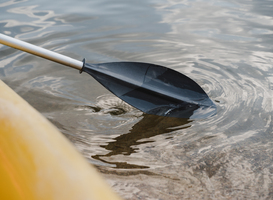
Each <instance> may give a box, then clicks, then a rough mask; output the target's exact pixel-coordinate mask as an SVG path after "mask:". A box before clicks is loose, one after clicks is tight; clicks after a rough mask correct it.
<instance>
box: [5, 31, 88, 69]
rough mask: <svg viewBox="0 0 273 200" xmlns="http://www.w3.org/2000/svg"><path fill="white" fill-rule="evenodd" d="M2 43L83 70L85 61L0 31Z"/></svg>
mask: <svg viewBox="0 0 273 200" xmlns="http://www.w3.org/2000/svg"><path fill="white" fill-rule="evenodd" d="M0 43H1V44H4V45H7V46H10V47H12V48H15V49H19V50H21V51H25V52H28V53H31V54H34V55H36V56H40V57H42V58H45V59H48V60H52V61H54V62H57V63H60V64H63V65H66V66H69V67H72V68H75V69H78V70H81V69H82V67H83V62H81V61H78V60H75V59H73V58H70V57H68V56H64V55H62V54H59V53H56V52H53V51H50V50H47V49H44V48H42V47H38V46H35V45H33V44H30V43H27V42H23V41H21V40H18V39H15V38H12V37H9V36H7V35H4V34H1V33H0Z"/></svg>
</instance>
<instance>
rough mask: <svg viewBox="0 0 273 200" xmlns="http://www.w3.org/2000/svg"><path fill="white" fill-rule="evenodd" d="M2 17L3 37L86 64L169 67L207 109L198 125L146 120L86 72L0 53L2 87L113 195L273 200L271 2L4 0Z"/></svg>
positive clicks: (5, 50)
mask: <svg viewBox="0 0 273 200" xmlns="http://www.w3.org/2000/svg"><path fill="white" fill-rule="evenodd" d="M0 13H1V14H0V32H1V33H5V34H7V35H10V36H13V37H16V38H19V39H22V40H25V41H28V42H30V43H33V44H35V45H38V46H42V47H45V48H48V49H50V50H54V51H56V52H59V53H62V54H65V55H67V56H70V57H72V58H75V59H78V60H82V59H83V58H86V60H87V62H89V63H101V62H113V61H136V62H148V63H154V64H159V65H162V66H167V67H169V68H172V69H174V70H177V71H179V72H181V73H183V74H185V75H187V76H189V77H190V78H192V79H193V80H195V81H196V82H197V83H198V84H199V85H200V86H201V87H202V88H203V89H204V90H205V91H206V93H207V94H208V95H209V97H210V98H211V99H212V101H214V102H215V104H216V106H217V113H216V114H215V115H214V116H212V117H209V118H205V119H195V120H190V119H171V118H164V117H156V116H152V115H146V114H143V113H142V112H140V111H138V110H136V109H134V108H132V107H130V106H128V105H127V104H125V103H124V102H122V101H121V100H119V99H117V98H116V97H115V96H113V95H112V94H111V93H110V92H109V91H107V90H106V89H105V88H104V87H102V86H101V85H100V84H99V83H97V82H96V81H95V80H94V79H93V78H92V77H91V76H89V75H87V74H79V73H78V72H77V71H76V70H74V69H70V68H67V67H65V66H62V65H59V64H56V63H53V62H51V61H47V60H44V59H42V58H38V57H35V56H33V55H29V54H27V53H23V52H20V51H18V50H14V49H11V48H8V47H5V46H3V45H0V78H1V79H2V80H3V81H4V82H5V83H7V84H8V85H9V86H10V87H11V88H13V89H14V90H15V91H16V92H17V93H18V94H20V95H21V96H22V97H23V98H24V99H26V100H27V101H28V102H29V103H30V104H31V105H32V106H33V107H35V108H36V109H37V110H38V111H40V112H41V113H42V114H43V115H44V116H45V117H47V118H48V119H49V120H50V121H51V122H53V124H55V125H56V126H57V127H58V128H59V130H60V131H61V132H62V133H63V134H64V135H65V136H67V138H69V140H71V141H72V142H73V144H74V145H75V147H76V148H77V149H78V150H79V151H80V152H81V153H82V155H84V156H85V157H86V159H87V160H88V161H89V162H90V163H92V164H93V165H95V166H96V167H97V168H98V170H99V171H100V172H101V173H102V174H103V176H104V177H105V178H106V180H107V182H108V183H109V184H110V185H111V186H112V188H113V189H114V190H115V191H116V192H117V193H118V194H119V195H120V196H121V197H123V198H124V199H187V198H188V199H272V198H273V122H272V110H273V107H272V106H273V101H272V98H273V1H272V0H252V1H248V0H230V1H227V0H226V1H225V0H181V1H177V0H157V1H156V0H145V1H124V0H117V1H110V0H93V1H87V0H85V1H72V0H68V1H52V0H36V1H30V0H10V1H6V0H1V1H0ZM75 173H76V172H75Z"/></svg>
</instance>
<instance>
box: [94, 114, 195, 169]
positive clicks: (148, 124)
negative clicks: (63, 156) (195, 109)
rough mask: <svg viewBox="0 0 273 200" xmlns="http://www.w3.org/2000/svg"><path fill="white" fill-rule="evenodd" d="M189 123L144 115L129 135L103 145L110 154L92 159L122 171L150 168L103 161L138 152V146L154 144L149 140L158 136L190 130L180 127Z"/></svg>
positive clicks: (123, 135)
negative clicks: (114, 166) (113, 165)
mask: <svg viewBox="0 0 273 200" xmlns="http://www.w3.org/2000/svg"><path fill="white" fill-rule="evenodd" d="M189 122H190V121H189V120H188V119H181V118H171V117H161V116H155V115H147V114H144V115H143V118H142V119H141V120H140V121H139V122H137V123H136V124H134V125H133V127H132V129H131V130H130V132H129V133H126V134H122V135H120V136H118V137H115V138H113V140H114V142H109V143H108V144H107V145H101V147H102V148H105V149H106V150H108V151H109V153H107V154H106V155H94V156H92V158H94V159H97V160H100V161H103V162H106V163H109V164H115V165H116V168H120V169H133V168H140V169H144V168H149V166H140V165H133V164H128V163H127V162H108V161H105V160H103V158H105V157H106V158H107V157H111V156H115V155H119V154H121V155H125V156H129V155H131V154H132V153H136V152H137V150H138V148H137V146H138V145H140V144H145V143H152V142H154V141H153V140H152V139H151V140H147V138H152V137H154V136H156V135H160V134H166V133H170V132H172V131H175V130H180V129H185V128H188V127H190V125H188V126H183V128H181V127H180V126H182V125H186V124H188V123H189ZM177 126H179V128H175V127H177Z"/></svg>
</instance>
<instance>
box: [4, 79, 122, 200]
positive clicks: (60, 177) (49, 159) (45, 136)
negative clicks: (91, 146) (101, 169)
mask: <svg viewBox="0 0 273 200" xmlns="http://www.w3.org/2000/svg"><path fill="white" fill-rule="evenodd" d="M0 199H3V200H4V199H8V200H10V199H20V200H21V199H27V200H32V199H35V200H43V199H45V200H51V199H58V200H69V199H75V200H81V199H84V200H99V199H101V200H102V199H103V200H108V199H111V200H117V199H120V198H119V197H118V196H117V195H116V194H115V193H114V192H113V191H112V190H111V188H110V187H109V186H108V185H107V184H106V182H105V181H104V180H103V179H102V177H101V176H100V175H99V174H98V173H97V171H96V170H95V168H94V167H92V166H91V165H90V164H89V163H88V162H87V161H86V160H85V159H84V158H83V157H82V156H81V155H80V154H79V153H78V152H77V151H76V150H75V148H74V147H73V145H72V144H71V143H70V142H69V141H68V140H67V139H66V138H65V137H64V136H63V135H62V134H61V133H60V132H59V131H58V130H57V128H55V127H54V126H53V125H52V124H51V123H50V122H49V121H48V120H47V119H45V118H44V117H43V116H42V115H41V114H40V113H38V112H37V111H36V110H35V109H34V108H32V107H31V106H30V105H29V104H28V103H27V102H26V101H24V100H23V99H22V98H21V97H19V96H18V95H17V94H16V93H15V92H14V91H12V90H11V89H10V88H9V87H8V86H7V85H5V84H4V83H3V82H2V81H1V80H0Z"/></svg>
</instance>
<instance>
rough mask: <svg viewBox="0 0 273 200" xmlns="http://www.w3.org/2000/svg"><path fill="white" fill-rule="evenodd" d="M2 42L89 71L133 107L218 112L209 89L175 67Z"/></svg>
mask: <svg viewBox="0 0 273 200" xmlns="http://www.w3.org/2000/svg"><path fill="white" fill-rule="evenodd" d="M0 43H2V44H4V45H7V46H10V47H13V48H16V49H19V50H22V51H25V52H28V53H31V54H34V55H37V56H40V57H43V58H46V59H48V60H52V61H54V62H57V63H60V64H63V65H66V66H69V67H72V68H75V69H78V70H80V72H86V73H88V74H90V75H91V76H92V77H93V78H95V79H96V80H97V81H98V82H100V83H101V84H102V85H103V86H104V87H106V88H107V89H108V90H110V91H111V92H112V93H113V94H115V95H116V96H117V97H119V98H120V99H122V100H124V101H125V102H127V103H128V104H130V105H132V106H133V107H135V108H137V109H139V110H141V111H143V112H145V113H147V114H154V115H159V116H169V117H179V118H189V117H191V116H192V115H194V116H195V117H199V116H202V117H206V116H210V115H212V114H214V113H215V112H216V106H215V104H214V103H213V102H212V101H211V100H210V99H209V97H208V95H207V94H206V93H205V91H204V90H203V89H202V88H201V87H200V86H199V85H198V84H197V83H196V82H194V81H193V80H191V79H190V78H188V77H187V76H185V75H183V74H181V73H178V72H177V71H174V70H172V69H169V68H166V67H163V66H159V65H154V64H148V63H139V62H112V63H101V64H87V63H85V61H83V62H81V61H78V60H75V59H72V58H70V57H67V56H64V55H61V54H58V53H56V52H52V51H49V50H46V49H44V48H41V47H37V46H35V45H32V44H29V43H27V42H23V41H20V40H18V39H15V38H12V37H9V36H6V35H4V34H0Z"/></svg>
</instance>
